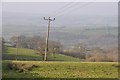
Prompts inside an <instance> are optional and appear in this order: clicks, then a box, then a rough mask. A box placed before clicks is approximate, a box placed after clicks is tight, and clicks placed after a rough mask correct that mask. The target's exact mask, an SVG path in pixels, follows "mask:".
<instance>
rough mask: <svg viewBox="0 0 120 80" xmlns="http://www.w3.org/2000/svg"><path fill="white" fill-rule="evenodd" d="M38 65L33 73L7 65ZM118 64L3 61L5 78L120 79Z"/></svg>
mask: <svg viewBox="0 0 120 80" xmlns="http://www.w3.org/2000/svg"><path fill="white" fill-rule="evenodd" d="M9 62H12V63H17V64H21V63H24V64H26V65H33V64H35V65H38V67H37V68H34V69H32V70H31V71H28V72H24V73H19V72H16V71H13V70H9V69H8V67H7V63H9ZM117 65H118V63H117V62H58V61H57V62H55V61H48V62H42V61H3V78H118V67H117Z"/></svg>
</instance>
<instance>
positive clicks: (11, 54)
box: [3, 47, 80, 61]
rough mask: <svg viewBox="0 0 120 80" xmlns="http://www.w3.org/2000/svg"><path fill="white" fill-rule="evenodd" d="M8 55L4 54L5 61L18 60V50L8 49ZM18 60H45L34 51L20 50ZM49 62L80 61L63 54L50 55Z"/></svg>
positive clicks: (48, 56)
mask: <svg viewBox="0 0 120 80" xmlns="http://www.w3.org/2000/svg"><path fill="white" fill-rule="evenodd" d="M7 49H8V50H7V53H3V57H4V58H5V60H11V59H12V60H15V59H16V48H13V47H8V48H7ZM17 59H18V60H37V61H38V60H43V57H42V55H41V54H39V55H38V54H36V53H35V51H34V50H31V49H25V48H18V56H17ZM47 60H48V61H80V59H78V58H74V57H70V56H66V55H62V54H54V55H53V54H48V55H47Z"/></svg>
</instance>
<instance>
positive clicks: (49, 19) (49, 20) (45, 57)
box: [44, 17, 55, 61]
mask: <svg viewBox="0 0 120 80" xmlns="http://www.w3.org/2000/svg"><path fill="white" fill-rule="evenodd" d="M44 20H47V21H48V30H47V35H46V48H45V55H44V61H46V60H47V52H48V41H49V31H50V22H51V21H54V20H55V18H53V19H51V18H50V17H49V18H45V17H44Z"/></svg>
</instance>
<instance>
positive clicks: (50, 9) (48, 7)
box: [2, 2, 118, 26]
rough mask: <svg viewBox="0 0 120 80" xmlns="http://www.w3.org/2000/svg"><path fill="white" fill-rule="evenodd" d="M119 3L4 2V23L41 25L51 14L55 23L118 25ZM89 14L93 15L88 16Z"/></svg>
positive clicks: (44, 23) (64, 24)
mask: <svg viewBox="0 0 120 80" xmlns="http://www.w3.org/2000/svg"><path fill="white" fill-rule="evenodd" d="M117 4H118V3H117V2H4V3H3V4H2V13H3V23H5V24H8V23H10V24H15V23H16V24H18V25H19V24H25V25H28V24H29V25H31V24H35V25H39V26H40V24H43V25H46V22H45V21H44V19H43V17H49V16H50V17H55V18H56V20H55V21H56V22H55V23H53V24H55V25H59V24H60V25H63V26H66V25H67V26H69V25H74V24H75V25H89V24H91V25H93V24H95V25H96V24H97V25H106V24H109V25H116V24H117V15H118V5H117ZM71 15H72V16H71ZM88 15H90V16H91V17H87V16H88ZM66 16H67V17H66ZM101 16H102V17H101ZM111 16H112V17H111ZM114 16H115V17H114ZM106 17H109V18H106ZM113 17H114V18H113ZM39 18H41V23H40V19H39ZM101 18H102V19H101ZM104 18H105V19H104ZM71 23H72V24H71Z"/></svg>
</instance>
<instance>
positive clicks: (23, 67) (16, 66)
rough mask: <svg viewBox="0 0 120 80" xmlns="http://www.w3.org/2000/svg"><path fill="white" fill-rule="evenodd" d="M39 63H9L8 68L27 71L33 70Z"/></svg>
mask: <svg viewBox="0 0 120 80" xmlns="http://www.w3.org/2000/svg"><path fill="white" fill-rule="evenodd" d="M37 67H38V66H37V65H34V64H32V65H28V64H24V63H8V68H9V69H10V70H15V71H18V72H27V71H31V70H32V69H33V68H37Z"/></svg>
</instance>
